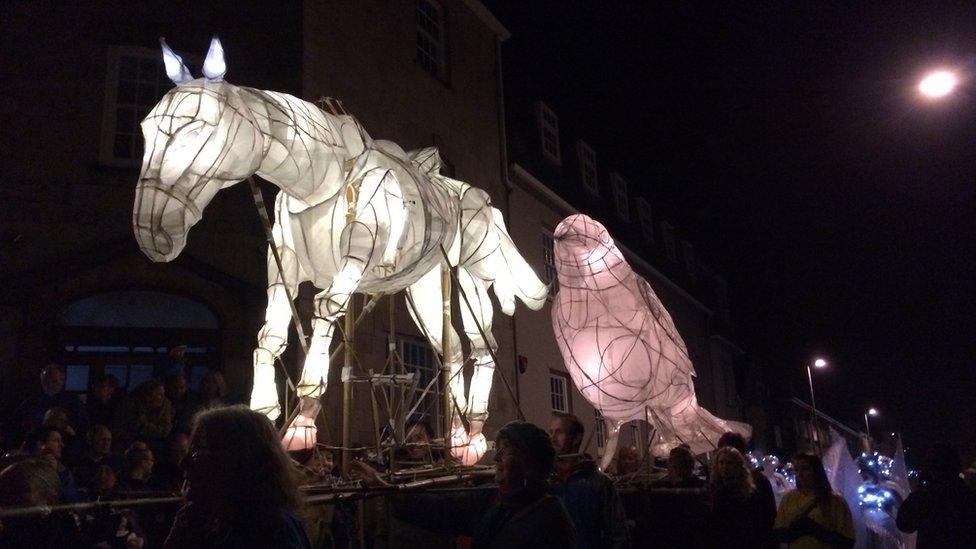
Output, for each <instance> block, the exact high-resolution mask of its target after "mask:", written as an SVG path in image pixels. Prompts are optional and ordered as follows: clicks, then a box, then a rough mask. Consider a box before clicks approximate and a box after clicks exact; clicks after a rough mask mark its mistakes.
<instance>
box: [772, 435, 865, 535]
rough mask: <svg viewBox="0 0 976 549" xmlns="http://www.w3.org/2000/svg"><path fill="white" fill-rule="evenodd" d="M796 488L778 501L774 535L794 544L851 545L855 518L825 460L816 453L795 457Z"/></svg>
mask: <svg viewBox="0 0 976 549" xmlns="http://www.w3.org/2000/svg"><path fill="white" fill-rule="evenodd" d="M793 468H794V471H795V473H796V490H792V491H790V492H787V493H786V495H784V496H783V501H782V502H780V504H779V513H778V514H777V515H776V524H775V530H774V535H775V537H776V539H778V540H779V541H780V542H784V543H788V544H789V546H790V547H791V548H808V547H809V548H818V547H823V548H850V547H853V546H854V541H855V538H854V536H855V534H854V521H853V518H852V517H851V509H850V508H849V507H848V506H847V502H846V501H845V500H844V497H843V496H842V495H840V494H838V493H836V492H834V491H833V490H832V489H831V487H830V481H829V480H828V479H827V473H826V471H824V466H823V462H822V461H821V460H820V458H819V457H817V456H815V455H813V454H799V455H797V456H796V457H794V458H793Z"/></svg>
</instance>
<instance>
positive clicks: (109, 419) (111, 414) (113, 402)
mask: <svg viewBox="0 0 976 549" xmlns="http://www.w3.org/2000/svg"><path fill="white" fill-rule="evenodd" d="M118 389H119V381H118V380H117V379H115V376H111V375H105V374H98V375H96V376H94V377H93V378H92V382H91V389H90V390H89V391H88V399H87V400H86V401H85V410H86V411H87V413H88V420H89V421H90V422H91V424H92V425H112V423H113V422H114V421H115V412H116V410H118V408H119V402H120V401H121V398H122V395H120V394H119V390H118Z"/></svg>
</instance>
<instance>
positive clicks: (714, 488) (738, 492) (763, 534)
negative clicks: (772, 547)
mask: <svg viewBox="0 0 976 549" xmlns="http://www.w3.org/2000/svg"><path fill="white" fill-rule="evenodd" d="M711 501H712V513H711V525H712V528H711V534H712V537H713V539H714V546H715V547H750V548H752V547H766V546H768V545H769V544H770V536H771V532H770V531H769V528H768V526H767V521H765V520H764V519H763V499H762V496H761V494H760V493H759V492H758V491H757V490H756V484H755V483H754V482H753V480H752V474H751V473H750V472H749V468H748V466H747V465H746V458H745V457H744V456H743V455H742V454H741V453H739V451H738V450H737V449H735V448H733V447H731V446H725V447H723V448H721V449H719V451H718V453H717V454H716V456H715V467H714V468H713V469H712V478H711Z"/></svg>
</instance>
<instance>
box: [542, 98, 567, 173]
mask: <svg viewBox="0 0 976 549" xmlns="http://www.w3.org/2000/svg"><path fill="white" fill-rule="evenodd" d="M535 110H536V118H537V119H538V124H539V142H540V143H541V144H542V155H543V156H545V157H546V158H548V159H549V160H550V161H552V162H553V163H554V164H556V165H557V166H558V165H561V164H562V156H560V154H559V118H558V117H557V116H556V113H554V112H552V109H550V108H549V107H548V106H547V105H546V104H545V103H543V102H542V101H539V102H537V103H536V104H535Z"/></svg>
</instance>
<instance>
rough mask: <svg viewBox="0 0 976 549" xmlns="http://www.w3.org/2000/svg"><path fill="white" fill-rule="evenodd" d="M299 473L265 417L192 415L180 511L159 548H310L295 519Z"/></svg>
mask: <svg viewBox="0 0 976 549" xmlns="http://www.w3.org/2000/svg"><path fill="white" fill-rule="evenodd" d="M299 478H300V474H299V472H298V469H297V468H296V467H295V466H294V465H293V463H292V461H291V459H290V458H289V457H288V454H286V453H285V451H284V449H283V448H282V447H281V441H280V440H279V438H278V434H277V432H275V429H274V426H273V425H272V424H271V422H270V421H269V420H268V418H267V417H266V416H264V415H262V414H260V413H258V412H255V411H253V410H250V409H248V408H247V407H246V406H243V405H237V406H226V407H223V408H212V409H210V410H205V411H203V412H200V413H199V414H197V416H196V418H195V419H194V428H193V432H192V434H191V435H190V455H189V457H187V460H186V481H187V493H186V499H187V501H186V504H185V505H183V507H182V508H181V509H180V510H179V511H178V512H177V515H176V519H175V520H174V522H173V527H172V529H171V530H170V532H169V536H168V537H167V539H166V543H165V544H164V546H163V547H164V548H166V549H173V548H196V547H221V548H232V547H252V548H272V547H275V548H282V549H309V548H310V547H311V544H310V543H309V541H308V536H307V535H306V534H305V529H304V526H303V525H302V522H301V521H300V520H299V518H298V515H297V512H298V511H299V509H300V507H301V505H302V500H301V495H300V493H299V491H298V482H299Z"/></svg>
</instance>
